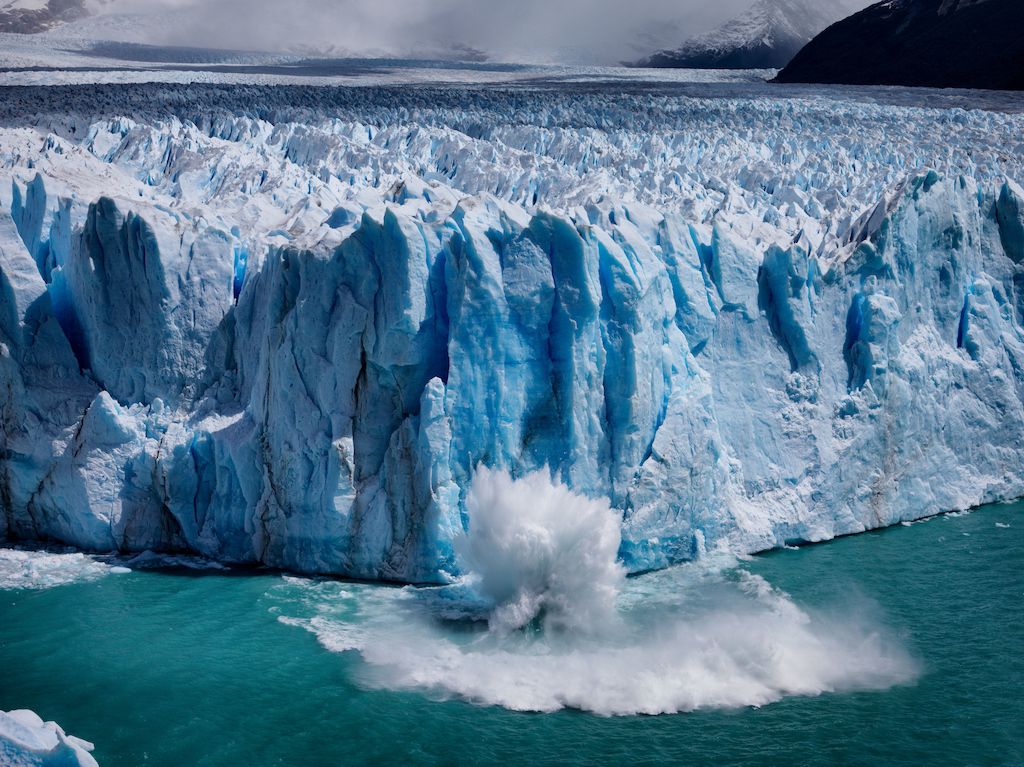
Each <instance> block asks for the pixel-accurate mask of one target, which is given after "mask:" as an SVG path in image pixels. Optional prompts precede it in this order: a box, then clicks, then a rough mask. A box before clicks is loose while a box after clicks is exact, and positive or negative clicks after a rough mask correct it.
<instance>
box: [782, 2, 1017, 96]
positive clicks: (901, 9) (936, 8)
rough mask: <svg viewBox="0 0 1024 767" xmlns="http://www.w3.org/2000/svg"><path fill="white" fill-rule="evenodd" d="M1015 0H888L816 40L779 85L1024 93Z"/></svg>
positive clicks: (833, 28) (785, 74)
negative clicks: (956, 89) (918, 86)
mask: <svg viewBox="0 0 1024 767" xmlns="http://www.w3.org/2000/svg"><path fill="white" fill-rule="evenodd" d="M1021 29H1024V3H1022V2H1020V0H888V2H883V3H878V4H877V5H874V6H872V7H871V8H868V9H867V10H865V11H863V12H861V13H858V14H856V15H855V16H852V17H850V18H848V19H846V20H844V21H843V22H841V23H839V24H836V25H835V26H834V27H831V28H830V29H828V30H826V31H825V32H823V33H822V34H821V35H820V36H819V37H817V38H815V39H814V41H813V42H811V43H810V44H809V45H808V46H807V47H806V48H805V49H804V50H803V51H801V52H800V54H799V55H798V56H797V57H796V58H794V59H793V61H792V63H791V64H790V65H789V66H787V67H786V68H785V70H783V71H782V72H781V73H780V74H779V80H780V81H781V82H790V83H794V82H809V83H851V84H869V85H923V86H933V87H941V88H988V89H1006V90H1024V35H1022V34H1021Z"/></svg>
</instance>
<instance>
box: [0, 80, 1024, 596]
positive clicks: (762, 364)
mask: <svg viewBox="0 0 1024 767" xmlns="http://www.w3.org/2000/svg"><path fill="white" fill-rule="evenodd" d="M96 92H97V94H98V95H97V98H96V106H95V109H94V110H91V111H90V110H86V111H83V112H82V113H81V114H77V113H76V114H73V115H72V116H70V117H68V116H63V115H62V114H60V112H59V110H58V109H55V110H54V111H53V113H52V114H51V113H45V112H43V113H40V110H39V109H38V108H34V109H29V108H27V107H26V108H25V109H24V110H23V114H19V113H18V110H17V108H15V107H11V106H10V103H11V102H10V101H8V106H7V107H5V109H6V110H7V111H6V112H5V114H4V119H3V126H4V127H2V128H0V203H2V205H0V209H2V212H0V385H2V388H0V424H2V429H0V509H2V513H0V535H2V536H7V537H9V538H12V539H36V540H39V539H42V540H56V541H61V542H64V543H68V544H72V545H75V546H78V547H81V548H83V549H86V550H94V551H110V550H121V551H142V550H146V549H155V550H165V551H183V552H190V553H196V554H199V555H202V556H204V557H210V558H213V559H217V560H221V561H226V562H239V563H265V564H268V565H273V566H279V567H284V568H288V569H292V570H297V571H303V572H315V573H330V574H339V575H348V576H358V577H365V578H373V579H394V580H402V581H417V582H435V581H442V580H444V579H445V578H446V577H447V576H448V574H450V573H453V572H455V571H456V570H457V568H458V564H457V561H456V557H455V554H454V550H453V541H455V540H456V539H457V537H458V536H459V535H460V534H461V533H462V531H463V530H464V529H466V527H467V526H470V525H472V519H471V518H469V516H468V514H467V509H466V504H465V500H466V492H467V489H468V487H469V485H470V480H471V478H472V476H473V473H474V471H475V469H476V467H477V466H480V465H483V466H487V467H491V468H495V469H502V470H506V471H508V472H510V473H511V474H513V475H515V476H525V475H527V474H529V473H530V472H533V471H535V470H538V469H545V468H549V469H550V470H551V471H552V472H553V473H554V474H555V475H556V476H557V478H558V479H559V480H561V481H562V482H564V483H565V484H566V485H567V486H568V487H570V488H572V489H573V490H574V491H576V492H578V493H582V494H584V495H587V496H591V497H596V498H607V499H609V501H610V503H611V506H612V508H614V509H615V510H616V511H617V513H619V514H620V515H621V518H622V546H621V549H620V552H619V553H620V556H621V558H622V560H623V561H624V563H625V565H626V566H627V568H628V569H630V570H631V571H643V570H647V569H651V568H657V567H661V566H664V565H667V564H669V563H672V562H677V561H682V560H686V559H691V558H694V557H697V556H699V555H701V553H702V552H704V551H706V550H708V549H710V548H713V547H717V546H722V545H725V546H729V547H731V548H733V549H734V550H737V551H743V552H753V551H758V550H764V549H767V548H771V547H775V546H779V545H782V544H784V543H787V542H793V541H818V540H826V539H829V538H831V537H833V536H836V535H841V534H846V533H853V532H859V531H863V530H866V529H870V528H875V527H879V526H884V525H888V524H892V523H895V522H898V521H904V520H911V519H916V518H920V517H924V516H928V515H931V514H935V513H938V512H942V511H948V510H953V509H962V508H966V507H969V506H973V505H976V504H980V503H985V502H991V501H999V500H1004V499H1010V498H1013V497H1017V496H1021V495H1024V489H1022V488H1024V465H1022V464H1024V457H1022V451H1021V450H1020V437H1021V434H1022V433H1024V330H1022V325H1021V323H1022V320H1024V269H1022V266H1021V261H1022V260H1024V191H1022V190H1021V188H1020V186H1018V185H1017V184H1016V183H1015V182H1014V181H1012V180H1011V179H1013V178H1021V176H1022V175H1024V174H1022V173H1021V167H1020V166H1021V161H1022V160H1021V158H1022V157H1024V151H1022V150H1024V147H1022V146H1021V145H1020V142H1019V140H1018V143H1017V144H1016V145H1014V144H1013V141H1014V139H1012V137H1014V136H1018V137H1019V136H1021V135H1024V131H1022V127H1024V126H1022V122H1024V118H1022V117H1020V116H1018V115H1009V114H1000V113H996V112H982V111H974V112H965V111H961V110H941V111H940V110H927V109H918V108H905V107H893V106H887V105H884V104H870V103H855V102H852V101H850V102H844V101H842V100H830V99H823V98H807V99H798V98H779V99H765V98H759V99H753V98H752V99H744V98H672V97H660V96H659V97H653V96H643V97H638V96H629V95H624V94H608V93H590V94H583V93H570V94H568V95H567V94H566V93H559V92H526V91H522V90H519V91H507V92H504V91H497V90H475V89H465V90H458V91H445V90H428V89H421V90H417V89H409V90H400V91H386V90H373V91H363V92H346V91H344V90H339V91H329V90H327V89H325V90H324V93H325V94H327V95H325V96H324V99H325V103H324V105H323V106H322V107H321V108H317V109H313V110H310V109H298V108H290V107H289V106H288V99H287V93H286V91H285V89H274V88H268V89H247V90H246V91H245V92H244V95H243V97H242V98H245V99H247V100H250V101H251V103H252V104H254V105H256V106H253V107H252V108H250V109H244V110H243V109H236V108H234V107H231V108H224V109H218V108H217V106H216V104H217V103H218V99H217V91H216V90H210V91H203V90H202V89H198V88H197V89H194V90H193V91H191V93H192V94H193V96H194V95H195V94H199V95H198V99H199V100H198V103H197V102H193V103H191V104H189V103H188V101H187V99H185V98H182V94H181V93H179V92H177V91H174V89H173V88H167V87H156V86H151V87H146V86H139V87H134V88H128V87H125V88H123V89H122V93H124V94H125V98H124V99H122V100H121V102H120V103H121V106H120V107H118V106H116V105H115V106H113V107H110V106H107V105H106V104H105V102H104V100H103V98H101V96H103V95H104V94H107V95H109V94H108V93H107V92H106V91H102V90H100V89H97V91H96ZM13 93H14V92H13V91H12V94H13ZM168 93H171V94H172V95H176V100H175V99H172V100H171V101H170V102H168V101H167V99H166V96H167V94H168ZM82 98H83V96H82V95H81V94H79V96H78V99H79V101H81V99H82ZM204 99H205V101H204ZM30 103H34V104H38V103H39V102H30ZM167 103H172V104H173V105H172V106H171V107H167V106H166V104H167ZM125 104H135V105H140V106H138V108H133V110H132V112H131V114H132V117H128V116H125V115H124V114H123V113H122V112H119V111H117V110H118V109H123V108H124V105H125Z"/></svg>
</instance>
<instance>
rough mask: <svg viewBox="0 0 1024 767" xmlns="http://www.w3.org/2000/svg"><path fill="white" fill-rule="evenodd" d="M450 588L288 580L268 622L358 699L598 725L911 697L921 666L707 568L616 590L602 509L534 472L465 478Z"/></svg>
mask: <svg viewBox="0 0 1024 767" xmlns="http://www.w3.org/2000/svg"><path fill="white" fill-rule="evenodd" d="M468 505H469V507H470V509H472V510H473V512H474V513H473V515H472V517H471V522H470V526H469V531H468V533H467V534H466V538H465V540H464V541H463V542H462V543H461V544H460V545H458V546H457V551H458V552H459V557H460V561H461V565H462V569H463V570H464V571H465V572H466V573H467V575H465V576H464V577H463V578H462V579H460V581H459V582H458V583H455V584H453V585H450V586H447V587H441V588H432V589H416V588H412V587H407V588H404V589H384V588H381V587H372V586H362V585H353V584H345V583H339V582H334V581H307V580H303V579H297V578H285V583H284V584H282V585H281V586H278V587H276V588H275V589H274V590H272V592H271V595H272V597H273V600H274V603H275V604H274V607H273V609H274V610H275V611H277V612H279V613H280V615H279V620H281V621H283V622H284V623H287V624H290V625H297V626H302V627H304V628H306V629H308V630H310V631H312V632H313V633H315V634H316V636H317V637H318V639H319V641H320V642H321V644H322V645H323V646H324V647H325V648H327V649H328V650H332V651H335V652H354V653H358V654H359V656H360V658H361V664H360V665H359V667H358V668H357V670H356V674H357V675H358V677H359V680H360V681H361V682H362V683H363V684H365V685H366V686H369V687H383V688H390V689H409V690H418V691H422V692H426V693H428V694H431V695H437V696H440V697H457V698H462V699H465V700H469V701H472V702H475V703H480V704H486V705H499V706H504V707H506V708H511V709H515V710H522V711H546V712H549V711H556V710H559V709H562V708H574V709H581V710H584V711H590V712H594V713H597V714H601V715H607V716H613V715H616V716H617V715H630V714H662V713H673V712H681V711H692V710H695V709H700V708H710V707H737V706H761V705H765V704H768V703H771V702H774V701H777V700H779V699H781V698H782V697H784V696H790V695H819V694H821V693H825V692H832V691H849V690H881V689H885V688H888V687H891V686H892V685H896V684H903V683H908V682H910V681H912V680H914V679H915V678H916V676H917V673H918V664H917V662H916V660H915V659H914V658H913V657H912V656H911V655H910V654H909V653H908V652H907V651H906V650H905V649H904V648H903V646H902V645H901V644H900V643H899V641H898V640H897V639H896V638H895V637H894V636H893V635H891V634H890V633H889V632H888V631H887V630H886V629H885V628H884V627H883V626H882V625H881V624H880V623H879V621H878V620H877V619H876V618H874V617H872V615H871V611H870V610H868V609H864V610H860V611H857V610H854V611H852V612H851V611H850V610H849V609H847V610H844V612H843V614H842V615H839V614H838V613H837V614H828V613H810V612H805V611H804V610H802V609H801V608H799V607H798V606H797V605H796V604H794V603H793V602H792V600H791V599H790V598H789V597H788V596H787V595H786V594H784V593H781V592H778V591H776V590H775V589H773V588H772V587H771V586H770V585H769V584H768V583H767V582H766V581H764V580H763V579H761V578H760V577H758V576H756V575H753V574H750V573H748V572H746V571H745V570H743V569H742V568H741V567H737V566H736V565H737V562H736V560H735V557H732V556H730V555H728V554H718V555H713V556H711V557H709V558H707V559H706V560H705V561H704V562H703V563H701V564H698V565H686V566H682V567H677V568H673V569H670V570H667V571H663V572H660V573H654V574H648V575H644V576H641V577H638V578H633V579H630V580H628V581H627V580H626V578H625V569H624V568H623V566H622V565H621V563H619V562H617V561H616V551H617V549H618V546H619V525H618V519H617V516H616V515H614V514H612V513H611V511H610V508H609V505H608V502H607V501H606V500H591V499H587V498H584V497H581V496H579V495H577V494H574V493H572V492H571V491H569V490H568V489H567V488H566V487H565V486H564V485H562V484H560V483H558V482H554V481H552V480H551V478H550V476H549V475H547V474H546V473H544V472H538V473H535V474H532V475H529V476H527V477H525V478H523V479H519V480H515V479H512V478H510V477H509V475H508V474H507V473H505V472H493V471H488V470H486V469H484V470H482V471H478V472H477V473H476V474H475V475H474V479H473V481H472V484H471V487H470V490H469V496H468Z"/></svg>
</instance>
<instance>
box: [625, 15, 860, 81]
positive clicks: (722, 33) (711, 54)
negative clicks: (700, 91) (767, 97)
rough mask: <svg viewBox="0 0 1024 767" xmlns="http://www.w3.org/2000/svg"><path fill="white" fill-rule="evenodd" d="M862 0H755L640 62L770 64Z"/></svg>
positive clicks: (718, 65)
mask: <svg viewBox="0 0 1024 767" xmlns="http://www.w3.org/2000/svg"><path fill="white" fill-rule="evenodd" d="M867 1H868V0H864V1H863V2H860V1H859V0H825V1H824V2H822V1H821V0H757V2H755V3H754V5H752V6H751V7H750V8H749V9H748V10H746V11H744V12H743V13H741V14H740V15H739V16H736V17H735V18H733V19H731V20H729V21H727V22H726V23H725V24H723V25H722V26H721V27H719V28H717V29H714V30H711V31H710V32H706V33H704V34H701V35H698V36H696V37H693V38H691V39H689V40H687V41H686V42H685V43H683V45H682V46H681V47H679V48H677V49H675V50H667V51H662V52H660V53H656V54H654V55H653V56H651V57H650V58H648V59H646V60H644V61H643V62H640V64H641V65H642V66H650V67H676V68H687V67H693V68H699V69H774V68H779V67H783V66H785V65H786V64H787V63H788V62H789V61H790V59H792V58H793V56H795V55H796V53H797V52H798V51H799V50H800V49H801V48H803V47H804V46H805V45H806V44H807V43H808V42H809V41H810V40H811V39H813V38H814V36H815V35H817V34H818V33H819V32H821V31H822V30H823V29H825V28H826V27H828V26H829V25H830V24H833V23H834V22H836V21H838V20H839V19H841V18H843V17H844V16H846V15H847V14H849V13H851V12H853V11H854V10H857V9H859V8H862V7H864V5H866V4H867Z"/></svg>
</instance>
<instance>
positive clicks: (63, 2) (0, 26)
mask: <svg viewBox="0 0 1024 767" xmlns="http://www.w3.org/2000/svg"><path fill="white" fill-rule="evenodd" d="M104 4H105V0H0V32H17V33H22V34H35V33H38V32H45V31H46V30H48V29H52V28H53V27H55V26H57V25H59V24H62V23H64V22H67V21H75V20H77V19H81V18H84V17H86V16H88V15H89V14H91V13H94V12H95V11H96V10H98V9H99V8H101V7H102V6H103V5H104Z"/></svg>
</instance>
